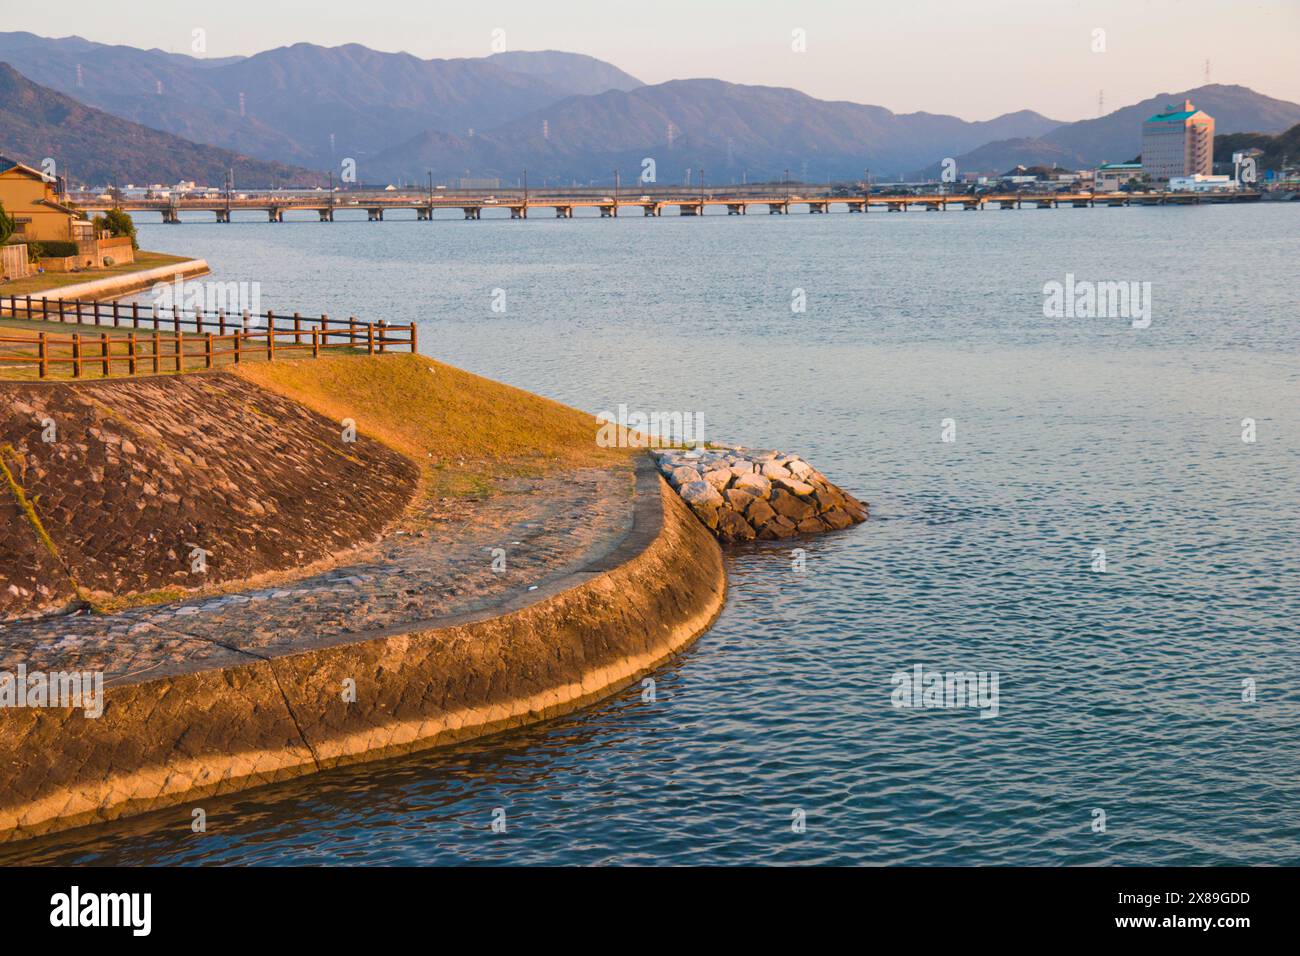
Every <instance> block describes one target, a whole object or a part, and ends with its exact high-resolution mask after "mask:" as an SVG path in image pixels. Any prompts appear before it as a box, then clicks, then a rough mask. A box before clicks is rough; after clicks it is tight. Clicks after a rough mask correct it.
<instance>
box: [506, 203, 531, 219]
mask: <svg viewBox="0 0 1300 956" xmlns="http://www.w3.org/2000/svg"><path fill="white" fill-rule="evenodd" d="M510 218H511V219H527V218H528V207H527V206H511V207H510Z"/></svg>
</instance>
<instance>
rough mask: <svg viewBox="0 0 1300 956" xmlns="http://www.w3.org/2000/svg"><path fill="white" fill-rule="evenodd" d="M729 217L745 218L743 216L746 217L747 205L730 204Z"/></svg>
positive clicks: (728, 208) (728, 206)
mask: <svg viewBox="0 0 1300 956" xmlns="http://www.w3.org/2000/svg"><path fill="white" fill-rule="evenodd" d="M727 215H728V216H743V215H745V204H744V203H743V202H729V203H727Z"/></svg>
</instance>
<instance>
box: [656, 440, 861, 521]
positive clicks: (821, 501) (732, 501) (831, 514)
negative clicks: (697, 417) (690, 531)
mask: <svg viewBox="0 0 1300 956" xmlns="http://www.w3.org/2000/svg"><path fill="white" fill-rule="evenodd" d="M655 457H656V460H657V463H658V465H659V470H660V471H661V472H663V474H664V475H665V476H666V477H667V478H668V480H669V482H670V483H671V484H672V486H673V487H674V488H676V489H677V493H678V494H679V495H681V497H682V500H683V501H685V502H686V503H687V504H688V505H690V507H691V510H692V511H694V512H695V515H696V516H697V517H698V518H699V519H700V520H701V521H702V522H704V524H705V526H706V527H707V528H708V529H709V530H710V531H712V532H713V533H714V534H715V535H717V536H718V538H719V539H720V540H722V541H726V542H734V541H753V540H755V539H756V538H758V539H765V540H771V539H778V538H792V537H794V536H795V535H798V534H818V533H820V532H823V531H833V530H837V529H840V528H847V527H849V526H851V525H854V524H857V523H859V522H861V521H865V520H866V519H867V506H866V505H865V504H863V503H862V502H861V501H858V499H857V498H854V497H853V496H852V495H851V494H849V493H848V492H847V491H844V490H842V489H840V488H837V487H835V485H833V484H831V482H830V480H829V479H827V477H826V476H825V475H823V474H822V473H821V472H819V471H818V470H817V469H816V468H813V467H812V465H810V464H808V463H807V462H806V461H804V460H803V459H802V458H800V457H799V456H798V455H783V454H781V453H780V452H776V451H752V450H747V449H744V448H711V449H702V450H677V449H673V450H669V451H661V452H658V453H656V454H655Z"/></svg>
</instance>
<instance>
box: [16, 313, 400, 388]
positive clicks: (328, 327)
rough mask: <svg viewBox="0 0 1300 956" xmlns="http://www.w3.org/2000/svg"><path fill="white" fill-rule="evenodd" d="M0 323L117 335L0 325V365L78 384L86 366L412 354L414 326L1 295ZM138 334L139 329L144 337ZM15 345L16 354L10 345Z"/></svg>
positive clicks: (104, 368) (150, 370)
mask: <svg viewBox="0 0 1300 956" xmlns="http://www.w3.org/2000/svg"><path fill="white" fill-rule="evenodd" d="M0 317H7V318H11V319H31V320H33V321H39V322H57V323H63V324H71V325H74V326H97V327H99V328H101V329H106V328H112V329H114V330H116V331H114V332H112V333H110V332H108V331H100V332H99V333H97V334H96V333H82V332H79V331H78V332H72V333H70V334H63V333H57V332H48V331H44V330H41V331H36V330H35V329H33V330H32V331H28V330H26V329H23V330H22V331H23V333H24V334H23V335H16V334H10V333H11V331H12V330H10V329H6V328H3V327H0V367H3V366H4V365H14V364H19V365H24V366H28V367H35V368H36V369H37V370H38V375H39V377H41V378H45V377H46V376H47V375H49V374H50V372H51V371H53V370H56V369H58V368H59V367H61V366H67V367H69V368H70V371H71V375H72V377H73V378H81V377H82V376H83V375H84V374H85V372H86V369H87V367H88V366H89V368H90V369H91V370H95V369H98V371H99V373H100V374H101V375H102V376H104V377H107V376H109V375H111V374H114V373H117V374H122V373H123V372H124V373H125V374H128V375H140V374H156V373H161V372H185V371H188V370H192V369H200V368H212V367H214V366H215V365H218V364H222V363H224V362H233V363H239V362H242V361H245V360H250V359H256V360H262V359H264V360H266V361H268V362H273V361H275V359H276V358H277V357H278V356H282V355H285V354H286V353H288V354H289V355H291V356H294V355H297V356H303V357H305V356H306V355H307V354H308V353H310V355H311V357H312V358H318V357H319V356H320V354H321V352H324V351H331V350H333V351H338V350H351V351H357V352H360V351H364V352H366V353H367V354H371V355H374V354H383V353H385V352H390V351H407V350H409V351H411V352H415V351H417V339H416V330H415V323H414V322H412V323H410V324H408V325H389V324H388V323H386V322H383V321H380V322H361V321H358V320H357V319H355V318H351V317H349V318H348V319H347V320H346V321H344V320H341V319H331V318H330V317H329V316H328V315H321V316H319V317H317V316H302V315H300V314H299V313H297V312H295V313H294V314H293V315H292V316H287V315H277V314H276V313H274V312H271V311H267V312H264V313H258V314H256V315H250V314H249V313H246V312H245V313H240V314H235V315H227V314H226V313H225V312H224V311H216V312H205V311H202V310H180V309H178V310H173V311H171V312H170V313H160V312H159V311H158V310H157V308H156V307H154V308H148V309H144V310H142V309H141V308H140V306H139V304H138V303H133V304H131V305H123V304H121V303H119V302H84V301H82V300H79V299H72V300H66V301H64V300H53V301H51V300H49V299H47V298H43V297H42V298H35V297H33V296H9V297H7V298H5V297H0ZM137 330H145V331H143V332H141V331H137ZM15 345H17V346H19V348H18V349H16V350H15V349H14V348H13V347H14V346H15Z"/></svg>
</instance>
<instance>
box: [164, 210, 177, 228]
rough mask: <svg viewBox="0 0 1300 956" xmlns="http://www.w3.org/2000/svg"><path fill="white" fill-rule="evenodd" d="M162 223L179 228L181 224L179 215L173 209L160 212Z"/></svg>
mask: <svg viewBox="0 0 1300 956" xmlns="http://www.w3.org/2000/svg"><path fill="white" fill-rule="evenodd" d="M162 217H163V222H165V223H167V224H168V225H171V226H179V225H180V223H181V214H180V213H179V212H177V211H176V210H175V209H174V208H166V209H163V211H162Z"/></svg>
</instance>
